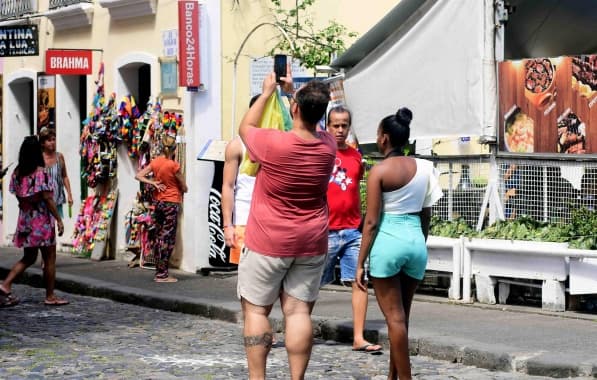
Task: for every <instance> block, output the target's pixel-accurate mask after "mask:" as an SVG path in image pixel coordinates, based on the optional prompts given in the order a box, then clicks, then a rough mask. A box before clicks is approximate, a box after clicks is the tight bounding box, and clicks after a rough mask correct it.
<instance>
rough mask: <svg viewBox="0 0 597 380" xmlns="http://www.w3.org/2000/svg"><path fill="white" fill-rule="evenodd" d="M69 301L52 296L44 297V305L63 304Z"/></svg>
mask: <svg viewBox="0 0 597 380" xmlns="http://www.w3.org/2000/svg"><path fill="white" fill-rule="evenodd" d="M68 304H69V302H68V301H67V300H65V299H63V298H52V299H46V300H45V301H44V305H47V306H64V305H68Z"/></svg>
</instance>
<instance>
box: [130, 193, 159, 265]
mask: <svg viewBox="0 0 597 380" xmlns="http://www.w3.org/2000/svg"><path fill="white" fill-rule="evenodd" d="M140 198H141V193H138V194H137V201H136V202H135V203H134V205H133V208H132V209H131V210H130V211H129V212H128V213H127V215H126V218H125V223H124V225H125V229H126V230H125V236H126V241H127V245H128V248H129V250H132V251H135V250H137V249H138V250H139V257H140V265H141V266H142V267H143V266H151V265H155V260H154V255H153V249H152V241H153V236H154V233H155V224H154V223H153V218H152V215H153V209H154V207H153V206H151V205H150V204H149V203H145V202H141V201H140Z"/></svg>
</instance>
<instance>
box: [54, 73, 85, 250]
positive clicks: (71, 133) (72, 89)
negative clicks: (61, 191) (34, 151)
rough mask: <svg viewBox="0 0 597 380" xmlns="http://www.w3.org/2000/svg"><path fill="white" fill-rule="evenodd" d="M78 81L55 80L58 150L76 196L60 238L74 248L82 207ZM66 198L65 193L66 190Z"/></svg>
mask: <svg viewBox="0 0 597 380" xmlns="http://www.w3.org/2000/svg"><path fill="white" fill-rule="evenodd" d="M79 97H80V94H79V77H78V76H63V75H57V76H56V99H60V101H57V102H56V150H57V151H58V152H61V153H62V154H63V155H64V160H65V163H66V169H67V173H68V179H69V181H70V187H71V190H72V193H73V216H72V217H69V216H68V203H65V204H64V206H63V212H64V218H63V219H64V235H62V236H61V237H59V238H58V244H59V245H60V244H65V243H66V244H68V245H71V244H72V231H73V228H74V222H75V220H76V218H77V214H78V213H79V209H80V207H81V191H80V189H81V175H80V172H81V170H80V169H79V168H80V166H81V156H80V154H79V148H80V145H79V144H77V143H76V142H77V141H79V139H80V135H81V134H80V129H81V123H80V114H79ZM65 195H66V190H65Z"/></svg>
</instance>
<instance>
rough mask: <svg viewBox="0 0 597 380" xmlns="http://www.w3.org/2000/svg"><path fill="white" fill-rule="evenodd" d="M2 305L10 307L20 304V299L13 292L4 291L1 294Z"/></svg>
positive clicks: (0, 304) (0, 305) (0, 302)
mask: <svg viewBox="0 0 597 380" xmlns="http://www.w3.org/2000/svg"><path fill="white" fill-rule="evenodd" d="M0 297H1V298H0V307H10V306H15V305H18V303H19V299H18V298H17V297H15V296H13V295H12V294H11V293H6V292H5V291H2V295H1V296H0Z"/></svg>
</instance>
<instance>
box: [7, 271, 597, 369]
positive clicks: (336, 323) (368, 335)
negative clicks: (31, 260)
mask: <svg viewBox="0 0 597 380" xmlns="http://www.w3.org/2000/svg"><path fill="white" fill-rule="evenodd" d="M8 272H9V269H7V268H2V267H0V275H1V276H2V277H3V278H4V277H5V276H6V275H7V274H8ZM19 280H20V281H19V282H20V283H22V284H27V285H30V286H34V287H38V288H43V281H42V271H41V269H37V268H29V269H28V270H27V271H26V272H25V273H23V275H22V276H21V277H20V279H19ZM56 289H58V290H61V291H64V292H68V293H73V294H78V295H84V296H90V297H98V298H106V299H111V300H114V301H117V302H123V303H128V304H134V305H138V306H145V307H151V308H154V309H160V310H166V311H172V312H180V313H186V314H193V315H199V316H202V317H206V318H210V319H217V320H223V321H227V322H232V323H240V322H241V321H242V313H241V311H240V310H239V309H236V310H234V309H232V308H228V307H225V306H221V305H214V304H213V300H210V301H205V302H198V301H197V299H192V298H189V297H184V296H176V297H173V296H169V295H156V294H155V292H149V291H146V290H144V289H139V288H132V287H127V286H122V285H118V286H115V285H114V284H112V283H109V282H106V281H101V280H95V279H91V278H88V277H82V276H76V275H72V274H64V273H60V274H58V273H57V276H56ZM270 322H271V324H272V328H273V329H274V331H279V332H283V331H284V321H283V318H282V317H281V316H280V317H278V316H271V317H270ZM371 325H372V324H371V323H368V328H367V329H366V331H365V332H364V335H365V339H367V340H369V341H371V342H379V344H381V345H382V346H383V347H384V350H385V352H386V353H387V354H388V355H389V345H388V344H389V337H388V334H387V328H386V326H385V324H383V326H382V325H375V324H373V326H374V328H371V327H372V326H371ZM313 333H314V335H315V337H317V338H321V339H324V340H330V341H336V342H340V343H352V321H350V320H329V319H326V318H324V317H321V316H317V315H313ZM446 339H448V337H441V336H427V335H425V334H422V336H416V335H414V334H412V333H411V336H410V339H409V348H410V353H411V355H422V356H427V357H431V358H433V359H437V360H444V361H449V362H452V363H461V364H463V365H469V366H475V367H478V368H484V369H488V370H492V371H501V372H516V373H524V374H528V375H535V376H549V377H554V378H566V377H574V376H593V377H595V378H597V366H593V365H587V364H583V363H580V364H579V363H569V362H568V363H554V362H552V361H544V360H541V359H536V358H525V357H524V356H520V357H518V356H517V355H516V354H509V353H506V352H509V351H510V350H509V349H508V347H502V349H501V350H500V349H497V348H496V347H495V346H491V347H488V346H485V347H479V344H478V343H473V342H470V341H466V340H460V341H459V342H448V341H445V340H446Z"/></svg>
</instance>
